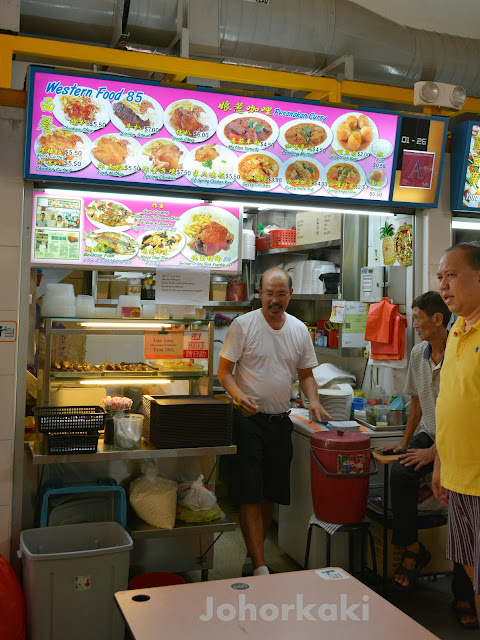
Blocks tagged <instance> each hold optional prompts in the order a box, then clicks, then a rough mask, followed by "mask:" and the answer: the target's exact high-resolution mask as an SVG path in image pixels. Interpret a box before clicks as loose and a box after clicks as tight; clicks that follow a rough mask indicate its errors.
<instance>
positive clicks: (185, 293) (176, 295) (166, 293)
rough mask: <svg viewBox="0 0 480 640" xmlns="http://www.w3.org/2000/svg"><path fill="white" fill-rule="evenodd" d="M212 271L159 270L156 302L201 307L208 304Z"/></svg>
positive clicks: (181, 268) (179, 268) (178, 268)
mask: <svg viewBox="0 0 480 640" xmlns="http://www.w3.org/2000/svg"><path fill="white" fill-rule="evenodd" d="M209 292H210V269H188V268H185V267H164V268H163V269H157V278H156V290H155V302H156V303H157V304H188V305H198V306H201V305H202V304H204V303H205V302H208V299H209Z"/></svg>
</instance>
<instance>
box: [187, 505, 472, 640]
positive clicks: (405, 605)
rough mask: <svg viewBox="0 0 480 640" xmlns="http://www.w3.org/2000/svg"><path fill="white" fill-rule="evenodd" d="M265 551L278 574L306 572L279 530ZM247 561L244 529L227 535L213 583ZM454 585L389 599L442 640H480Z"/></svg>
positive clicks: (424, 583) (446, 581) (445, 580)
mask: <svg viewBox="0 0 480 640" xmlns="http://www.w3.org/2000/svg"><path fill="white" fill-rule="evenodd" d="M222 508H223V509H224V510H225V511H226V512H227V513H228V515H229V516H230V517H232V518H234V519H235V520H237V521H238V513H237V512H236V511H235V510H234V509H233V508H232V507H231V506H230V505H228V504H225V503H223V504H222ZM265 549H266V559H267V562H268V564H269V566H271V567H272V569H274V570H275V571H297V570H300V569H302V567H300V565H298V564H297V563H296V562H295V561H294V560H293V559H292V558H290V556H288V555H287V554H286V553H284V552H283V551H282V549H280V548H279V547H278V545H277V536H276V528H275V526H272V529H271V531H270V532H269V535H268V537H267V541H266V545H265ZM244 559H245V544H244V542H243V538H242V534H241V531H240V528H237V529H236V531H232V532H228V533H224V534H223V535H222V536H221V538H220V539H219V540H218V542H217V543H216V544H215V560H214V568H213V569H211V570H210V572H209V580H221V579H224V578H236V577H240V576H241V568H242V564H243V561H244ZM185 577H186V578H187V579H189V580H191V581H198V580H200V572H199V571H194V572H191V573H189V574H187V575H186V576H185ZM450 581H451V578H450V577H441V578H438V579H437V580H436V581H434V580H431V579H422V580H420V581H419V583H418V584H417V586H416V587H415V589H414V590H412V591H409V592H397V591H395V590H393V591H390V592H389V593H388V599H389V600H390V602H392V604H394V605H395V606H397V607H398V608H399V609H401V610H402V611H404V612H405V613H406V614H407V615H409V616H411V617H412V618H414V619H415V620H416V621H417V622H419V623H420V624H421V625H422V626H424V627H426V628H427V629H429V630H430V631H431V632H432V633H433V634H435V635H436V636H438V637H439V638H441V639H442V640H466V639H467V638H470V639H471V640H473V638H477V637H479V631H474V630H466V629H463V628H462V627H460V625H459V624H458V622H457V620H456V618H455V615H454V613H453V611H452V609H451V602H452V592H451V589H450ZM406 640H407V639H406ZM409 640H414V639H409Z"/></svg>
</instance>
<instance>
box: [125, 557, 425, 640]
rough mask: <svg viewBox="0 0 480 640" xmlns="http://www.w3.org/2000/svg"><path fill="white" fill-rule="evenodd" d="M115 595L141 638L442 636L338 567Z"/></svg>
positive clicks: (137, 639)
mask: <svg viewBox="0 0 480 640" xmlns="http://www.w3.org/2000/svg"><path fill="white" fill-rule="evenodd" d="M115 599H116V601H117V604H118V606H119V608H120V611H121V612H122V614H123V616H124V618H125V620H126V622H127V624H128V626H129V627H130V630H131V632H132V634H133V636H134V638H135V640H153V639H154V638H161V639H162V640H177V639H178V638H192V639H195V640H224V639H225V638H226V637H228V638H229V640H230V638H231V639H233V640H236V639H240V638H241V639H242V640H246V639H248V638H252V639H259V640H265V639H266V638H275V640H295V639H299V640H300V639H301V640H309V639H311V640H313V639H315V640H322V639H327V638H329V639H330V638H335V640H353V639H354V640H371V639H372V638H388V640H405V639H406V638H415V640H434V639H435V638H437V636H434V635H433V634H432V633H430V631H427V630H426V629H425V628H424V627H422V626H420V625H419V624H418V623H417V622H415V621H414V620H412V619H411V618H409V617H408V616H407V615H405V614H404V613H403V612H402V611H400V610H399V609H397V608H396V607H394V606H393V605H392V604H390V603H389V602H388V601H387V600H384V599H383V598H382V597H381V596H379V595H378V594H377V593H375V592H374V591H372V590H371V589H369V588H368V587H366V586H365V585H364V584H363V583H361V582H359V581H358V580H356V579H355V578H353V577H352V576H351V575H350V574H348V573H347V572H346V571H344V570H343V569H339V568H337V567H333V568H329V569H315V570H311V571H292V572H288V573H278V574H274V575H268V576H256V577H252V578H238V579H234V580H215V581H211V582H195V583H190V584H182V585H175V586H170V587H155V588H152V589H137V590H133V591H119V592H118V593H116V594H115ZM437 640H438V639H437Z"/></svg>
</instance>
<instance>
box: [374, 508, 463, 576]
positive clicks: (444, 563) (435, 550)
mask: <svg viewBox="0 0 480 640" xmlns="http://www.w3.org/2000/svg"><path fill="white" fill-rule="evenodd" d="M372 526H373V537H374V540H375V555H376V559H377V571H378V573H379V574H382V572H383V525H382V523H381V522H377V521H373V523H372ZM418 537H419V539H420V542H422V543H423V544H424V545H425V547H426V548H427V549H428V550H429V551H430V553H431V554H432V559H431V560H430V562H429V563H428V564H427V566H426V567H425V568H424V569H423V571H422V573H436V572H442V571H453V563H452V562H451V561H450V560H447V558H446V557H445V551H446V548H447V525H446V524H444V525H442V526H440V527H433V528H431V529H419V531H418ZM404 550H405V549H404V547H398V546H394V545H392V530H391V529H389V530H388V577H389V578H393V573H394V571H395V569H396V568H397V567H398V565H399V564H400V563H401V561H402V558H403V553H404ZM367 565H368V566H369V567H370V568H372V559H371V555H370V548H369V547H368V550H367Z"/></svg>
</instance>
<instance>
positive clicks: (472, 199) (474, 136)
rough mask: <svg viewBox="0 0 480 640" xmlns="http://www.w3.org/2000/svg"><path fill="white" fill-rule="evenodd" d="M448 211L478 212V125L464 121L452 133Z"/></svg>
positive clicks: (479, 155) (479, 187)
mask: <svg viewBox="0 0 480 640" xmlns="http://www.w3.org/2000/svg"><path fill="white" fill-rule="evenodd" d="M451 165H452V169H451V184H450V195H451V208H452V210H453V211H472V212H476V213H478V212H479V208H480V122H474V121H465V122H461V123H460V124H458V125H457V126H456V127H455V128H454V129H453V131H452V163H451Z"/></svg>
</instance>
